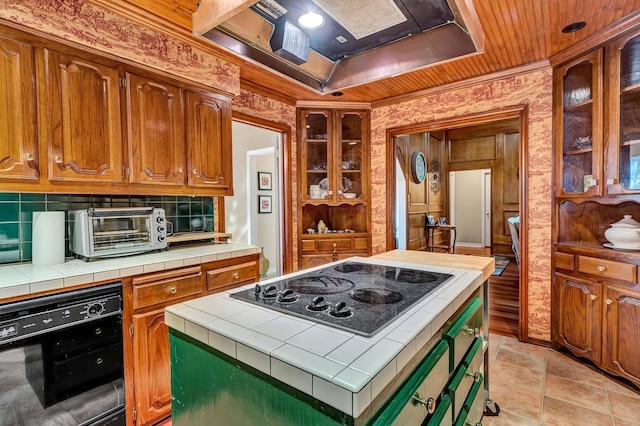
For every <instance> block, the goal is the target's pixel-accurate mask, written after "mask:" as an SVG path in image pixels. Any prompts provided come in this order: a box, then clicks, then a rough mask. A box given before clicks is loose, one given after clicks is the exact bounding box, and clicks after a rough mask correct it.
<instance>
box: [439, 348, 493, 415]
mask: <svg viewBox="0 0 640 426" xmlns="http://www.w3.org/2000/svg"><path fill="white" fill-rule="evenodd" d="M483 355H484V353H483V351H482V337H477V338H476V339H475V341H474V343H473V345H472V346H471V348H470V349H469V352H468V353H467V354H466V356H465V357H464V359H463V360H462V362H461V363H460V365H459V366H458V369H457V370H456V372H455V374H454V375H453V377H452V379H451V382H449V385H448V386H447V393H448V394H449V396H451V400H452V402H453V413H454V418H455V417H458V416H459V415H460V412H461V411H462V408H463V407H464V402H465V401H466V399H467V397H468V396H469V393H470V392H471V389H472V388H473V384H474V383H477V382H478V381H480V380H481V379H482V368H483V365H484V364H483V359H484V357H483Z"/></svg>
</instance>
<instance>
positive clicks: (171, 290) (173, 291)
mask: <svg viewBox="0 0 640 426" xmlns="http://www.w3.org/2000/svg"><path fill="white" fill-rule="evenodd" d="M169 291H170V292H171V294H176V293H177V292H178V289H177V288H175V287H171V289H169Z"/></svg>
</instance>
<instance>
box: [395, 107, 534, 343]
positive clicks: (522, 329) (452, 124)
mask: <svg viewBox="0 0 640 426" xmlns="http://www.w3.org/2000/svg"><path fill="white" fill-rule="evenodd" d="M528 117H529V107H528V105H514V106H512V107H507V108H502V109H497V110H493V111H485V112H480V113H477V114H470V115H465V116H460V117H452V118H445V119H441V120H436V121H429V122H421V123H415V124H410V125H406V126H400V127H393V128H389V129H387V131H386V139H387V144H386V146H387V150H386V170H387V176H388V177H390V178H389V179H387V185H386V194H387V206H386V209H387V218H386V223H387V226H386V228H387V229H386V241H387V248H386V249H387V251H388V250H392V249H393V248H394V241H395V238H394V232H393V231H394V224H395V219H396V218H395V197H396V191H395V174H396V165H395V151H396V136H398V135H402V134H407V133H419V132H435V131H442V130H450V129H458V128H462V127H471V126H477V125H481V124H488V123H492V122H496V121H503V120H508V119H513V118H518V119H519V128H520V138H519V139H520V146H519V158H518V165H519V170H520V176H527V175H528V173H527V172H528V168H527V158H528V150H527V146H528V143H527V142H528V140H529V133H528V129H529V120H528ZM446 156H447V163H448V153H446ZM519 181H520V184H519V194H518V202H519V210H520V268H519V281H520V286H519V289H518V292H519V303H518V304H519V306H518V314H519V319H518V334H519V336H518V339H519V340H520V341H522V342H527V341H528V340H529V337H528V336H529V326H528V319H529V305H528V300H529V298H528V294H529V293H528V271H527V265H528V253H527V243H528V229H527V223H528V218H527V217H528V205H527V197H526V195H527V193H528V179H519Z"/></svg>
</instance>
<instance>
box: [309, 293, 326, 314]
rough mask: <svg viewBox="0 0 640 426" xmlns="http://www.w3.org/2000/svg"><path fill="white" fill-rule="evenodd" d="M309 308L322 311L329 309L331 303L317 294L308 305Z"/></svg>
mask: <svg viewBox="0 0 640 426" xmlns="http://www.w3.org/2000/svg"><path fill="white" fill-rule="evenodd" d="M307 309H308V310H310V311H313V312H321V311H326V310H327V309H329V304H328V303H327V302H326V301H325V300H324V297H322V296H316V297H314V298H313V300H312V301H311V302H309V304H308V305H307Z"/></svg>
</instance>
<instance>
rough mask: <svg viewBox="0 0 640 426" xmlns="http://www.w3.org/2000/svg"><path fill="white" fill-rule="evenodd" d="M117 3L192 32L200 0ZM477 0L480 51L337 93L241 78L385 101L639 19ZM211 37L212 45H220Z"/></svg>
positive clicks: (574, 5) (602, 0)
mask: <svg viewBox="0 0 640 426" xmlns="http://www.w3.org/2000/svg"><path fill="white" fill-rule="evenodd" d="M101 3H102V4H103V5H104V4H105V3H108V2H101ZM116 3H126V4H127V5H128V6H134V7H129V8H127V10H129V11H132V10H133V11H139V13H140V14H142V15H145V14H148V15H154V16H155V17H157V18H160V19H161V20H164V21H168V22H170V23H172V24H175V25H176V26H177V27H179V28H180V29H182V30H185V31H186V32H188V33H191V28H192V25H191V14H192V13H193V12H195V10H196V0H116ZM473 4H474V5H475V8H476V12H477V14H478V16H479V19H480V23H481V24H482V27H483V30H484V33H485V49H484V52H482V53H480V54H477V55H472V56H469V57H465V58H461V59H456V60H453V61H450V62H447V63H442V64H437V65H434V66H430V67H427V68H424V69H421V70H417V71H413V72H409V73H406V74H403V75H399V76H396V77H390V78H385V79H382V80H378V81H375V82H371V83H366V84H362V85H360V86H356V87H352V88H348V89H345V90H343V93H344V95H343V96H341V97H340V98H339V99H338V98H334V97H331V96H327V95H320V94H318V93H316V92H314V91H312V90H310V89H307V88H306V87H304V86H301V85H299V84H296V83H292V82H290V81H289V80H287V79H285V78H283V77H280V76H279V75H276V74H273V73H265V69H264V68H263V67H261V66H259V65H256V64H254V63H251V62H249V61H246V60H244V59H242V58H238V60H237V62H238V63H239V64H241V78H242V80H243V82H248V83H249V84H252V85H257V86H262V87H265V88H266V89H268V90H271V91H275V92H277V93H279V94H281V95H282V96H284V97H287V98H291V99H295V100H332V101H336V100H339V101H343V102H374V101H381V100H385V99H388V98H393V97H398V96H402V95H407V94H410V93H413V92H416V91H420V90H424V89H429V88H433V87H438V86H442V85H446V84H450V83H455V82H457V81H461V80H466V79H470V78H474V77H479V76H482V75H485V74H491V73H495V72H500V71H503V70H508V69H510V68H514V67H518V66H522V65H526V64H531V63H535V62H539V61H543V60H547V59H549V58H550V57H552V56H553V55H555V54H557V53H558V52H561V51H563V50H564V49H566V48H569V47H570V46H572V45H574V44H576V43H578V42H580V41H582V40H584V39H585V38H587V37H588V36H590V35H592V34H594V33H596V32H597V31H598V30H601V29H602V28H604V27H606V26H608V25H610V24H612V23H614V22H616V21H618V20H621V19H633V20H635V21H638V20H639V19H640V0H473ZM577 21H585V22H586V23H587V26H586V27H585V28H584V29H583V30H581V31H578V32H576V33H570V34H564V33H562V32H561V29H562V28H563V27H564V26H565V25H568V24H571V23H573V22H577ZM207 42H208V41H207ZM208 43H209V44H210V45H211V47H212V50H214V51H219V50H218V48H217V46H215V45H214V44H213V43H211V42H208ZM227 54H228V53H225V55H227Z"/></svg>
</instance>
